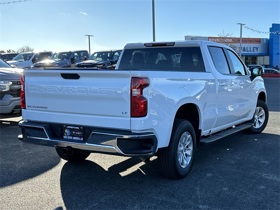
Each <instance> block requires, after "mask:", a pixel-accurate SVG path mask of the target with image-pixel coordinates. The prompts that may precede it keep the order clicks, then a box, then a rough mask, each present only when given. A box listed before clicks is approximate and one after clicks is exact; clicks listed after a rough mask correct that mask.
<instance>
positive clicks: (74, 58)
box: [32, 50, 89, 68]
mask: <svg viewBox="0 0 280 210" xmlns="http://www.w3.org/2000/svg"><path fill="white" fill-rule="evenodd" d="M88 58H89V54H88V51H87V50H77V51H65V52H58V53H54V54H53V55H52V57H51V58H50V59H46V60H43V61H40V62H37V63H35V64H33V65H32V67H33V68H34V67H35V68H37V67H71V66H72V65H74V64H75V63H77V62H81V61H83V60H86V59H88Z"/></svg>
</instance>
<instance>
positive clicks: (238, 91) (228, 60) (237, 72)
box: [209, 46, 252, 128]
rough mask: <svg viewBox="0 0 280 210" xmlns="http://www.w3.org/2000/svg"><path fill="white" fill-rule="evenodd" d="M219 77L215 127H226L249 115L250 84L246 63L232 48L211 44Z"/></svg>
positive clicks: (212, 55) (210, 48)
mask: <svg viewBox="0 0 280 210" xmlns="http://www.w3.org/2000/svg"><path fill="white" fill-rule="evenodd" d="M209 51H210V54H211V57H212V60H213V64H214V66H215V70H216V71H214V73H215V75H216V79H217V102H216V103H217V113H218V117H217V120H216V123H215V125H214V127H215V128H225V127H229V126H231V125H234V124H236V123H237V122H238V121H242V120H243V119H245V118H246V117H248V115H249V112H250V111H251V109H250V107H251V105H250V104H251V103H252V101H250V86H251V85H252V83H251V80H250V78H249V75H248V73H247V70H246V67H245V65H244V64H243V63H242V62H241V61H240V59H239V58H238V56H237V55H236V54H235V53H234V52H233V51H231V50H229V49H226V48H222V47H217V46H213V47H212V46H210V47H209Z"/></svg>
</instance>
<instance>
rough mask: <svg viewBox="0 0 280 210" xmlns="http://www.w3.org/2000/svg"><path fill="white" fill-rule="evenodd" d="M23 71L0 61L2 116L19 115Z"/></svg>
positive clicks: (0, 112) (0, 111) (0, 110)
mask: <svg viewBox="0 0 280 210" xmlns="http://www.w3.org/2000/svg"><path fill="white" fill-rule="evenodd" d="M22 74H23V69H17V68H12V67H11V66H10V65H9V64H7V63H6V62H4V61H3V60H1V59H0V114H10V113H19V112H20V111H21V107H20V90H21V84H20V76H21V75H22Z"/></svg>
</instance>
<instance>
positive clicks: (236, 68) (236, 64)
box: [227, 50, 246, 75]
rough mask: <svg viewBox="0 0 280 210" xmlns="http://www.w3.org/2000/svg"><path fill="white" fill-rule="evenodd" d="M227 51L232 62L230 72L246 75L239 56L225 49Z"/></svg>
mask: <svg viewBox="0 0 280 210" xmlns="http://www.w3.org/2000/svg"><path fill="white" fill-rule="evenodd" d="M227 52H228V55H229V59H230V60H231V64H232V68H231V70H232V71H231V72H232V73H233V74H237V75H246V71H245V68H244V66H243V64H242V62H241V61H240V60H239V58H238V57H237V56H236V55H235V54H234V53H233V52H232V51H231V50H227Z"/></svg>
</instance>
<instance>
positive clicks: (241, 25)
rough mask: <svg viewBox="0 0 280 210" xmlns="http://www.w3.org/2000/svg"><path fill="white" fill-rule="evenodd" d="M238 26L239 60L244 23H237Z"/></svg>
mask: <svg viewBox="0 0 280 210" xmlns="http://www.w3.org/2000/svg"><path fill="white" fill-rule="evenodd" d="M237 24H239V25H240V39H239V45H240V46H239V56H240V58H241V52H242V27H243V26H244V25H245V24H244V23H237Z"/></svg>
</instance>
